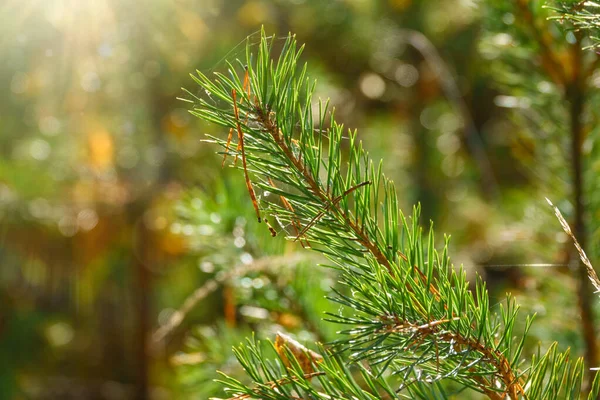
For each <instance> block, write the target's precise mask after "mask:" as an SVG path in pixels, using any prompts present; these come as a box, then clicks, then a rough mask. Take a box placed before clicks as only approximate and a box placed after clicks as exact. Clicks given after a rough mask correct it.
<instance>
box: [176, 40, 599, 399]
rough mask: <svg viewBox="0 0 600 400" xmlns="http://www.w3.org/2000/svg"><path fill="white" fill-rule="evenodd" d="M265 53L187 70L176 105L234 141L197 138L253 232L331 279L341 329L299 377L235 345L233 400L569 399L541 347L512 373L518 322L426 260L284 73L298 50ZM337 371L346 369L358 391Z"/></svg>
mask: <svg viewBox="0 0 600 400" xmlns="http://www.w3.org/2000/svg"><path fill="white" fill-rule="evenodd" d="M272 49H273V42H272V41H270V40H268V38H267V37H265V36H264V34H263V36H262V40H261V43H260V46H259V48H258V52H257V54H254V53H252V48H251V47H250V46H248V48H247V54H246V60H245V61H239V60H238V61H236V63H235V64H232V63H228V67H229V69H228V75H225V74H221V73H215V76H214V77H208V76H206V75H204V74H203V73H202V72H200V71H198V72H197V74H196V75H193V78H194V80H195V81H196V82H197V83H198V84H199V85H200V87H201V89H202V90H201V91H200V93H202V94H198V95H195V94H194V93H193V92H192V91H189V92H188V94H189V95H190V96H191V97H190V98H189V99H188V100H187V101H189V102H190V103H192V104H193V108H192V110H191V112H192V114H194V115H196V116H197V117H199V118H201V119H204V120H206V121H209V122H212V123H215V124H217V125H220V126H223V127H225V128H229V129H230V135H232V134H233V135H236V136H237V146H236V145H234V144H230V143H228V141H227V140H225V139H224V138H220V137H212V136H211V141H213V142H215V143H216V144H218V145H220V146H221V147H222V148H223V149H224V152H223V153H224V154H225V156H233V157H235V158H236V159H237V158H241V163H240V164H241V165H240V166H239V168H240V169H242V170H243V172H244V174H245V179H246V184H247V187H248V190H249V192H250V197H251V199H252V200H253V203H254V204H255V212H256V214H257V216H258V220H259V222H260V221H261V219H264V220H267V221H268V220H270V219H274V220H275V221H277V223H278V224H279V225H280V227H281V228H282V229H287V230H289V233H288V236H287V237H288V239H291V240H294V241H297V242H301V243H303V245H304V246H305V247H312V248H313V249H315V250H317V251H319V252H321V253H323V254H324V255H325V256H326V257H327V258H328V259H329V262H330V266H331V267H333V268H335V269H338V270H339V271H340V272H341V280H340V281H341V284H342V287H344V288H346V290H347V292H346V293H344V292H342V291H340V290H338V289H336V295H335V296H333V297H331V300H332V301H334V302H336V303H338V304H339V305H340V306H341V308H340V311H339V313H334V314H330V315H329V317H328V319H329V320H330V321H333V322H335V323H339V324H342V325H343V327H344V329H343V330H342V331H340V332H339V334H338V335H339V337H338V338H337V339H336V340H335V341H334V342H333V343H331V345H330V346H329V347H327V348H326V349H325V348H321V349H320V353H321V354H323V356H324V360H323V361H315V360H314V359H311V368H308V369H307V368H306V367H301V363H300V362H299V361H298V358H297V357H298V354H294V356H292V354H291V353H290V352H289V351H288V350H281V349H279V350H278V351H277V353H278V356H277V358H276V359H275V361H274V362H273V361H269V360H268V359H267V355H266V354H264V353H263V352H262V351H261V350H260V347H259V346H257V345H256V344H255V343H254V342H250V343H249V344H247V345H243V346H241V347H239V348H238V349H237V350H236V356H237V358H238V360H239V361H240V363H241V364H242V366H243V367H244V369H245V370H246V373H247V374H248V375H249V376H250V377H251V378H252V380H253V381H254V385H247V384H243V383H240V382H239V381H238V380H236V379H235V378H233V377H226V378H225V379H224V382H225V384H226V386H227V388H228V390H229V391H230V392H231V394H232V395H234V398H261V399H283V398H285V399H289V398H294V396H296V397H303V396H309V397H311V398H323V399H325V398H346V397H347V396H350V395H352V396H356V397H357V398H361V399H362V398H364V399H372V398H386V397H385V396H386V395H388V396H392V397H394V396H395V395H396V393H400V394H403V395H407V396H411V395H413V396H416V395H417V394H418V393H421V394H422V395H423V396H424V397H426V396H428V395H429V394H427V393H428V390H437V389H438V388H441V387H440V386H437V383H438V382H446V381H448V380H449V381H453V382H455V383H457V384H458V385H459V386H463V387H466V388H470V389H472V390H474V391H477V392H480V393H483V394H485V395H487V396H488V397H490V398H494V399H500V398H504V397H505V396H508V397H510V398H512V399H516V398H521V397H528V398H536V399H537V398H577V397H578V396H579V394H580V391H581V390H580V387H581V382H582V379H583V363H582V362H581V360H576V361H569V360H568V353H558V352H557V351H556V346H552V347H551V348H550V350H549V351H548V352H547V353H546V354H544V355H541V356H539V357H536V358H534V359H532V360H531V362H529V363H523V360H522V357H523V353H522V352H523V344H524V341H525V338H526V335H527V331H528V330H529V327H530V324H531V318H529V317H528V318H527V322H526V324H525V328H524V330H523V331H516V330H515V322H516V321H517V320H518V319H520V317H519V315H518V306H517V305H516V304H515V302H514V300H513V299H511V298H510V297H508V299H507V301H506V303H505V304H503V305H501V306H499V307H492V306H491V305H490V303H489V297H488V293H487V290H486V287H485V284H484V283H483V282H482V281H481V280H479V279H478V280H477V281H476V283H475V285H474V290H473V291H471V290H470V289H469V285H468V282H467V279H466V275H465V273H464V272H463V271H462V269H460V268H459V269H455V268H453V267H452V266H451V264H450V261H449V257H448V252H447V246H448V243H447V241H446V243H445V245H444V246H443V248H442V250H441V251H438V250H436V247H435V244H434V235H433V230H429V232H428V234H427V235H426V236H425V237H423V232H422V228H420V226H419V222H418V219H419V209H418V208H416V209H415V210H414V212H413V214H412V216H411V218H405V217H404V215H403V214H402V213H401V212H400V210H399V209H398V199H397V198H396V191H395V188H394V184H393V182H391V181H390V180H389V179H387V178H386V177H385V176H384V175H383V174H382V172H381V169H382V168H381V163H379V164H377V163H374V162H373V161H371V160H370V159H369V157H368V154H367V152H366V151H365V150H364V149H363V147H362V143H361V142H360V141H358V140H357V134H356V132H355V131H354V132H353V131H349V132H347V133H346V132H345V130H344V128H343V126H342V125H341V124H339V123H337V122H336V121H335V119H334V118H333V111H332V110H330V109H329V104H328V101H321V100H320V101H318V102H317V103H316V104H313V102H312V96H313V93H314V90H315V82H313V81H311V80H310V79H309V78H308V77H307V75H306V71H307V67H306V65H304V66H301V67H299V66H298V60H299V57H300V54H301V52H302V50H303V48H302V47H298V46H297V44H296V41H295V38H294V37H293V36H289V37H288V39H287V40H286V42H285V44H283V46H282V48H281V50H280V53H279V54H278V55H277V56H275V58H274V59H272V58H271V57H272V51H273V50H272ZM345 135H347V136H345ZM254 188H257V189H260V190H262V191H263V193H262V195H259V196H258V197H257V196H256V194H255V189H254ZM255 198H256V201H255V200H254V199H255ZM265 215H266V217H265ZM515 338H516V339H515ZM284 349H285V348H284ZM304 356H305V357H306V354H305V355H304ZM294 359H296V361H298V362H293V361H292V362H290V361H289V360H294ZM348 368H353V369H355V370H356V371H359V375H360V376H361V377H362V381H361V383H360V384H359V383H357V381H356V380H355V376H356V374H355V373H351V372H350V370H349V369H348ZM424 385H431V388H430V389H426V388H425V387H426V386H424ZM440 390H441V389H440ZM243 396H246V397H243ZM591 398H592V397H591Z"/></svg>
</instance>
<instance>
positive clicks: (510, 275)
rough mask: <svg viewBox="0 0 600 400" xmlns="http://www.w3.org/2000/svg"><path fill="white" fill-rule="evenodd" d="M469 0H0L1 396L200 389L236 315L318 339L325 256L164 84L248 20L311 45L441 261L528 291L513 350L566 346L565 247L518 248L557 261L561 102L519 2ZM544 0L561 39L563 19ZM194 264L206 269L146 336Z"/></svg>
mask: <svg viewBox="0 0 600 400" xmlns="http://www.w3.org/2000/svg"><path fill="white" fill-rule="evenodd" d="M484 3H499V4H501V3H502V2H494V1H490V2H486V1H480V2H476V1H471V0H448V1H443V2H440V1H439V0H380V1H376V0H336V1H318V0H271V1H267V0H247V1H242V0H240V1H237V0H227V1H225V0H197V1H192V0H177V1H172V2H169V1H156V0H150V1H146V2H139V1H135V0H94V1H92V0H81V1H76V0H52V1H47V2H41V1H36V0H23V1H17V0H6V1H5V2H3V3H2V4H0V18H1V19H0V21H1V23H0V56H1V58H2V64H1V65H0V88H1V90H2V92H3V93H4V94H5V95H4V96H3V97H2V99H0V221H1V224H0V260H1V262H2V267H0V359H2V360H4V361H3V362H2V363H0V393H2V396H1V397H2V398H6V399H128V398H139V399H142V398H153V399H171V398H173V399H175V398H177V399H179V398H197V399H204V398H207V397H208V396H209V395H215V394H218V393H219V387H218V386H216V385H213V384H212V383H211V384H208V382H210V380H212V379H213V378H215V377H217V375H216V373H215V370H216V369H221V370H224V371H225V372H227V373H230V374H231V373H232V371H235V370H236V368H239V367H237V366H236V365H235V363H234V361H233V358H232V354H231V352H230V350H229V349H230V347H231V346H230V345H232V344H237V343H239V342H240V341H241V340H242V338H243V337H246V336H248V334H249V332H251V331H257V332H258V333H257V335H259V336H262V337H273V335H274V333H275V332H276V331H277V330H283V329H285V330H287V331H291V332H294V333H296V334H297V337H299V338H301V339H304V340H306V339H308V340H312V341H315V340H317V341H322V342H326V341H328V340H332V338H335V329H337V328H336V327H335V326H331V325H330V324H327V323H325V322H323V321H322V320H321V318H322V313H323V311H324V310H326V309H327V307H331V305H329V303H328V302H327V301H326V300H325V299H324V296H325V295H326V294H327V292H328V291H329V290H330V287H331V286H333V285H335V275H336V273H335V271H332V270H326V269H323V268H321V267H318V266H317V263H318V262H319V259H317V258H315V257H316V256H315V255H314V254H311V253H310V252H308V251H303V249H302V247H301V246H300V244H299V243H289V242H285V241H284V240H283V238H282V237H281V236H283V235H278V237H276V238H271V237H270V235H269V231H268V230H267V229H266V227H265V226H263V225H258V224H256V223H255V221H254V219H253V218H252V216H253V213H252V205H251V204H250V202H249V200H248V199H247V192H246V189H245V184H244V181H243V179H242V177H241V175H240V174H232V173H231V170H230V169H229V168H225V169H222V168H221V158H220V156H218V155H216V154H214V153H215V151H216V150H217V149H216V148H215V147H214V146H212V145H210V144H207V143H204V142H202V141H201V139H205V134H206V133H210V134H213V135H225V134H226V132H221V131H213V129H215V128H214V127H212V126H208V125H205V124H202V123H200V122H198V121H196V120H195V119H193V118H192V117H191V116H190V115H189V114H188V113H187V110H186V109H187V107H186V104H185V103H182V102H180V101H178V100H177V97H178V96H181V95H182V91H181V87H186V88H189V89H194V84H193V82H192V81H191V79H190V78H189V75H188V74H189V73H190V72H192V71H193V70H194V69H199V70H202V71H211V70H214V71H222V70H224V69H225V68H226V65H225V62H224V60H225V59H232V58H235V57H236V56H241V55H242V54H244V52H245V40H244V39H245V38H246V37H249V40H250V42H251V43H252V41H253V40H254V38H256V39H257V38H258V35H257V31H258V30H259V29H260V26H261V25H264V26H265V29H266V31H267V32H269V33H274V34H275V35H276V36H281V37H283V36H284V35H285V34H287V32H288V31H291V32H294V33H296V34H297V37H298V40H299V41H300V42H302V43H306V45H307V46H306V52H305V53H304V57H305V59H306V60H307V61H309V64H310V73H311V75H312V76H313V77H316V78H317V79H318V82H319V83H318V92H319V93H320V95H321V97H331V99H332V103H333V104H334V105H335V106H336V115H337V119H338V121H343V122H344V123H345V124H346V126H348V127H351V128H359V138H360V139H362V140H363V141H364V143H365V147H366V148H367V149H369V151H370V153H371V155H372V156H373V158H375V159H377V158H383V159H384V160H385V163H384V168H385V172H386V174H387V175H388V176H390V177H391V178H392V179H393V180H394V181H395V183H396V185H397V187H398V189H399V199H400V201H401V207H402V208H403V209H405V210H409V208H410V207H411V206H412V205H413V204H414V203H416V202H421V204H422V210H423V214H424V220H428V219H432V220H434V221H436V224H437V231H438V232H440V233H441V232H448V233H450V234H452V242H451V243H452V249H453V259H454V261H455V262H457V263H464V264H465V267H466V268H467V269H468V270H469V271H471V272H472V273H473V274H474V273H475V271H478V272H479V273H481V274H483V275H484V276H485V277H486V279H487V280H488V283H489V286H490V287H491V288H492V290H493V294H494V296H495V298H496V299H497V301H501V300H502V299H503V298H504V292H505V291H512V292H513V293H515V294H516V295H517V298H518V299H519V301H521V303H522V305H523V306H524V308H525V309H527V310H528V311H531V312H537V314H538V324H536V325H534V328H533V331H532V341H531V345H532V347H531V349H530V351H532V352H533V351H535V346H536V345H537V341H538V340H539V341H541V343H542V345H543V346H547V345H548V344H549V343H550V341H551V340H558V341H559V342H560V343H561V346H573V347H574V348H575V353H576V354H582V352H583V350H582V349H581V347H582V344H581V339H580V332H579V331H578V329H579V327H578V326H579V321H578V314H577V310H576V302H577V299H576V297H575V292H576V290H577V289H576V287H577V286H576V282H575V280H574V279H573V278H572V277H571V274H570V273H569V270H568V268H567V267H564V266H563V267H553V266H548V267H545V268H534V267H516V266H515V265H520V264H535V263H557V264H560V265H566V264H567V263H568V261H569V256H568V253H569V250H568V249H569V247H568V246H569V243H567V237H566V235H564V234H563V233H562V232H561V231H560V227H559V225H558V224H557V223H556V222H555V220H554V219H553V216H552V213H551V210H550V209H549V208H548V207H547V206H546V204H545V202H544V200H543V197H544V196H548V197H551V198H552V199H553V200H555V202H556V203H557V204H558V205H559V207H560V208H561V209H562V210H564V211H566V213H567V215H571V212H572V209H573V205H572V204H571V203H570V197H569V190H570V189H569V185H568V184H565V182H567V181H568V180H569V170H568V168H566V167H565V165H564V160H563V158H561V157H560V156H561V154H562V150H561V146H562V145H563V144H564V143H563V142H565V141H566V140H567V137H566V136H564V137H561V134H562V133H563V132H564V129H565V125H566V124H567V117H566V116H565V110H564V107H563V106H562V105H561V98H560V96H559V94H558V89H556V87H555V86H554V85H553V83H552V82H549V81H548V79H547V78H545V77H543V76H539V75H540V74H539V73H538V72H536V71H538V70H539V62H538V61H537V60H536V59H535V58H533V57H532V56H531V54H532V53H534V52H535V51H536V49H535V46H534V44H532V43H530V42H529V41H528V40H529V39H527V38H526V37H522V36H519V35H522V31H521V30H519V29H518V27H517V25H518V24H519V23H521V24H523V22H519V18H520V16H519V15H517V14H514V10H513V8H512V7H511V6H509V5H506V6H504V5H498V4H493V5H492V6H491V7H490V8H489V9H488V8H486V7H487V6H486V5H484ZM506 3H510V2H506ZM535 3H536V4H538V2H535ZM541 5H542V2H539V7H541ZM502 7H505V8H506V9H502ZM539 7H538V8H537V9H536V10H537V11H539V12H540V14H539V16H538V14H536V18H537V20H536V21H537V23H539V24H546V25H545V26H547V27H548V32H549V33H548V34H549V35H550V37H551V39H552V43H556V46H557V49H558V50H557V51H558V52H559V53H560V52H561V51H562V52H564V51H565V50H564V47H565V46H566V44H567V43H568V42H569V40H570V37H569V32H566V31H564V30H562V29H561V28H560V27H559V26H558V25H557V24H556V23H552V22H547V21H545V15H546V14H543V11H540V10H541V8H539ZM490 10H491V11H490ZM537 11H536V12H537ZM563 42H564V43H563ZM561 49H562V50H561ZM560 54H562V53H560ZM589 57H590V58H593V57H595V55H594V54H593V53H590V55H589ZM524 78H525V79H524ZM592 84H593V85H598V84H599V80H598V79H597V77H596V78H595V79H594V80H593V82H592ZM591 97H592V99H591V100H590V101H593V102H597V99H595V98H594V96H591ZM593 104H595V103H593ZM590 108H591V109H594V108H593V107H590ZM515 109H516V110H517V113H516V114H518V111H520V110H521V109H528V110H530V111H531V112H529V111H528V112H524V113H521V114H520V115H517V116H515V113H514V112H513V111H514V110H515ZM537 109H544V110H545V111H546V112H545V113H538V112H537V111H536V110H537ZM597 109H598V108H595V110H597ZM595 113H596V111H594V112H592V113H590V115H587V116H586V118H587V121H588V122H589V121H596V119H595V118H596V117H597V115H595ZM596 125H597V124H596ZM596 130H597V129H596ZM540 132H541V134H540ZM594 132H595V131H594ZM591 135H592V134H591V133H590V137H592V136H591ZM595 152H597V147H596V146H593V144H590V145H589V152H588V153H586V154H592V155H593V154H595ZM561 160H562V161H561ZM597 164H598V162H597V161H595V162H594V161H591V162H590V168H589V171H590V172H589V174H588V175H594V174H595V170H596V169H597ZM589 179H593V176H590V177H589ZM260 195H261V196H267V195H269V194H268V193H261V194H260ZM271 195H272V194H271ZM596 197H597V196H596ZM594 204H596V200H595V197H591V199H590V206H594ZM594 207H595V206H594ZM590 215H594V216H597V215H598V213H597V211H594V208H592V209H591V211H590ZM271 223H272V224H273V225H274V226H275V227H276V230H278V231H280V233H283V232H281V228H280V227H278V226H277V223H276V221H271ZM594 229H595V226H590V227H589V230H590V231H593V230H594ZM595 237H597V235H596V236H595ZM591 246H596V245H595V243H591ZM594 248H595V247H594ZM596 253H597V252H596ZM593 255H594V256H595V255H596V254H593ZM281 257H283V259H289V260H294V262H289V263H282V262H281V260H282V258H281ZM594 258H595V257H594ZM594 258H593V259H592V261H594ZM256 260H265V262H264V267H263V268H257V269H254V270H244V268H243V266H244V265H254V263H255V261H256ZM274 260H275V261H277V262H275V261H274ZM283 264H289V265H283ZM236 266H237V267H240V269H239V273H236V274H232V275H231V276H225V275H223V274H225V273H227V271H230V270H231V269H232V268H235V267H236ZM219 274H221V275H219ZM203 285H209V286H211V285H212V286H214V287H213V289H212V290H210V293H208V292H207V293H206V295H205V297H202V298H201V299H200V300H199V301H198V302H197V304H195V305H194V306H193V307H191V309H190V311H189V313H187V314H186V315H185V316H184V317H183V318H181V321H179V323H178V324H176V326H173V329H171V330H168V331H166V330H164V331H163V335H161V336H160V340H155V339H156V337H157V336H156V332H157V330H160V329H161V327H164V326H165V325H166V324H168V323H169V321H170V320H171V318H173V315H174V313H176V310H177V309H179V308H180V307H181V305H182V304H183V303H184V302H185V299H186V298H188V296H190V295H192V293H194V291H195V290H197V289H198V288H201V287H203ZM153 333H154V335H153Z"/></svg>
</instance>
